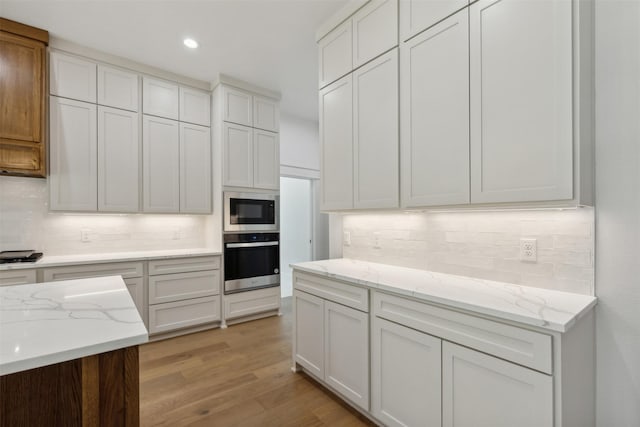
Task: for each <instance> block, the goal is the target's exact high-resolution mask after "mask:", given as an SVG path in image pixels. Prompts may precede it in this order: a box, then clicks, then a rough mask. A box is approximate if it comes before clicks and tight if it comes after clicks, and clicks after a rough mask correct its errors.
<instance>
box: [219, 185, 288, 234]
mask: <svg viewBox="0 0 640 427" xmlns="http://www.w3.org/2000/svg"><path fill="white" fill-rule="evenodd" d="M279 204H280V196H278V195H277V194H268V193H236V192H228V191H226V192H225V193H224V231H278V230H279V229H280V220H279V217H280V208H279V206H278V205H279Z"/></svg>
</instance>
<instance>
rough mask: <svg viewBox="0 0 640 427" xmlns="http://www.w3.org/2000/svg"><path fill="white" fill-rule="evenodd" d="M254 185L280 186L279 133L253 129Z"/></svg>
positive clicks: (274, 187) (275, 188) (273, 187)
mask: <svg viewBox="0 0 640 427" xmlns="http://www.w3.org/2000/svg"><path fill="white" fill-rule="evenodd" d="M253 163H254V169H253V186H254V187H255V188H266V189H270V190H277V189H279V188H280V142H279V138H278V134H277V133H273V132H267V131H263V130H257V129H254V130H253Z"/></svg>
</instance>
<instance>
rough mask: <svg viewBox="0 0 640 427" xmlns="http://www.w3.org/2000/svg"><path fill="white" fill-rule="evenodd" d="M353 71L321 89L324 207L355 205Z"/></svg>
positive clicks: (321, 161) (321, 173)
mask: <svg viewBox="0 0 640 427" xmlns="http://www.w3.org/2000/svg"><path fill="white" fill-rule="evenodd" d="M352 81H353V79H352V75H351V74H349V75H348V76H346V77H343V78H342V79H341V80H338V81H337V82H335V83H333V84H332V85H330V86H327V87H326V88H324V89H322V90H321V91H320V156H321V157H320V176H321V179H322V186H321V188H322V200H321V209H323V210H332V209H351V208H353V83H352Z"/></svg>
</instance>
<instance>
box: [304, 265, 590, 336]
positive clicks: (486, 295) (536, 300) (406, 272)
mask: <svg viewBox="0 0 640 427" xmlns="http://www.w3.org/2000/svg"><path fill="white" fill-rule="evenodd" d="M292 267H293V269H294V270H298V271H303V272H308V273H313V274H319V275H321V276H325V277H328V278H332V279H338V280H343V281H345V282H350V283H353V284H356V285H361V286H365V287H369V288H373V289H379V290H381V291H384V292H388V293H392V294H396V295H402V296H409V297H413V298H416V299H418V300H423V301H425V302H432V303H437V304H442V305H446V306H449V307H452V308H456V309H461V310H465V311H469V312H473V313H478V314H482V315H487V316H491V317H494V318H498V319H503V320H510V321H514V322H519V323H522V324H526V325H531V326H537V327H540V328H544V329H548V330H552V331H557V332H566V331H568V330H569V329H570V328H571V326H573V324H574V323H575V322H576V321H577V320H578V319H579V318H580V317H581V316H582V315H584V314H585V313H587V312H588V311H589V310H590V309H591V308H593V307H594V306H595V305H596V302H597V299H596V298H595V297H593V296H590V295H580V294H572V293H568V292H559V291H553V290H548V289H541V288H533V287H529V286H521V285H515V284H512V283H502V282H494V281H491V280H482V279H475V278H472V277H464V276H454V275H451V274H444V273H436V272H431V271H424V270H417V269H412V268H404V267H396V266H391V265H385V264H376V263H372V262H366V261H357V260H352V259H345V258H342V259H333V260H326V261H313V262H304V263H298V264H293V265H292Z"/></svg>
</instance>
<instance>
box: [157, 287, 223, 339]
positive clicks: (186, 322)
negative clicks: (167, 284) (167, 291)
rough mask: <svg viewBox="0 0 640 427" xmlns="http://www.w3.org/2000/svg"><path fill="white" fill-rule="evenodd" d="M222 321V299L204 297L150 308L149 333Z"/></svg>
mask: <svg viewBox="0 0 640 427" xmlns="http://www.w3.org/2000/svg"><path fill="white" fill-rule="evenodd" d="M217 320H220V297H219V296H213V297H204V298H196V299H190V300H186V301H178V302H168V303H165V304H158V305H152V306H149V333H150V334H157V333H159V332H168V331H172V330H174V329H180V328H186V327H188V326H195V325H201V324H204V323H209V322H215V321H217Z"/></svg>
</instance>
